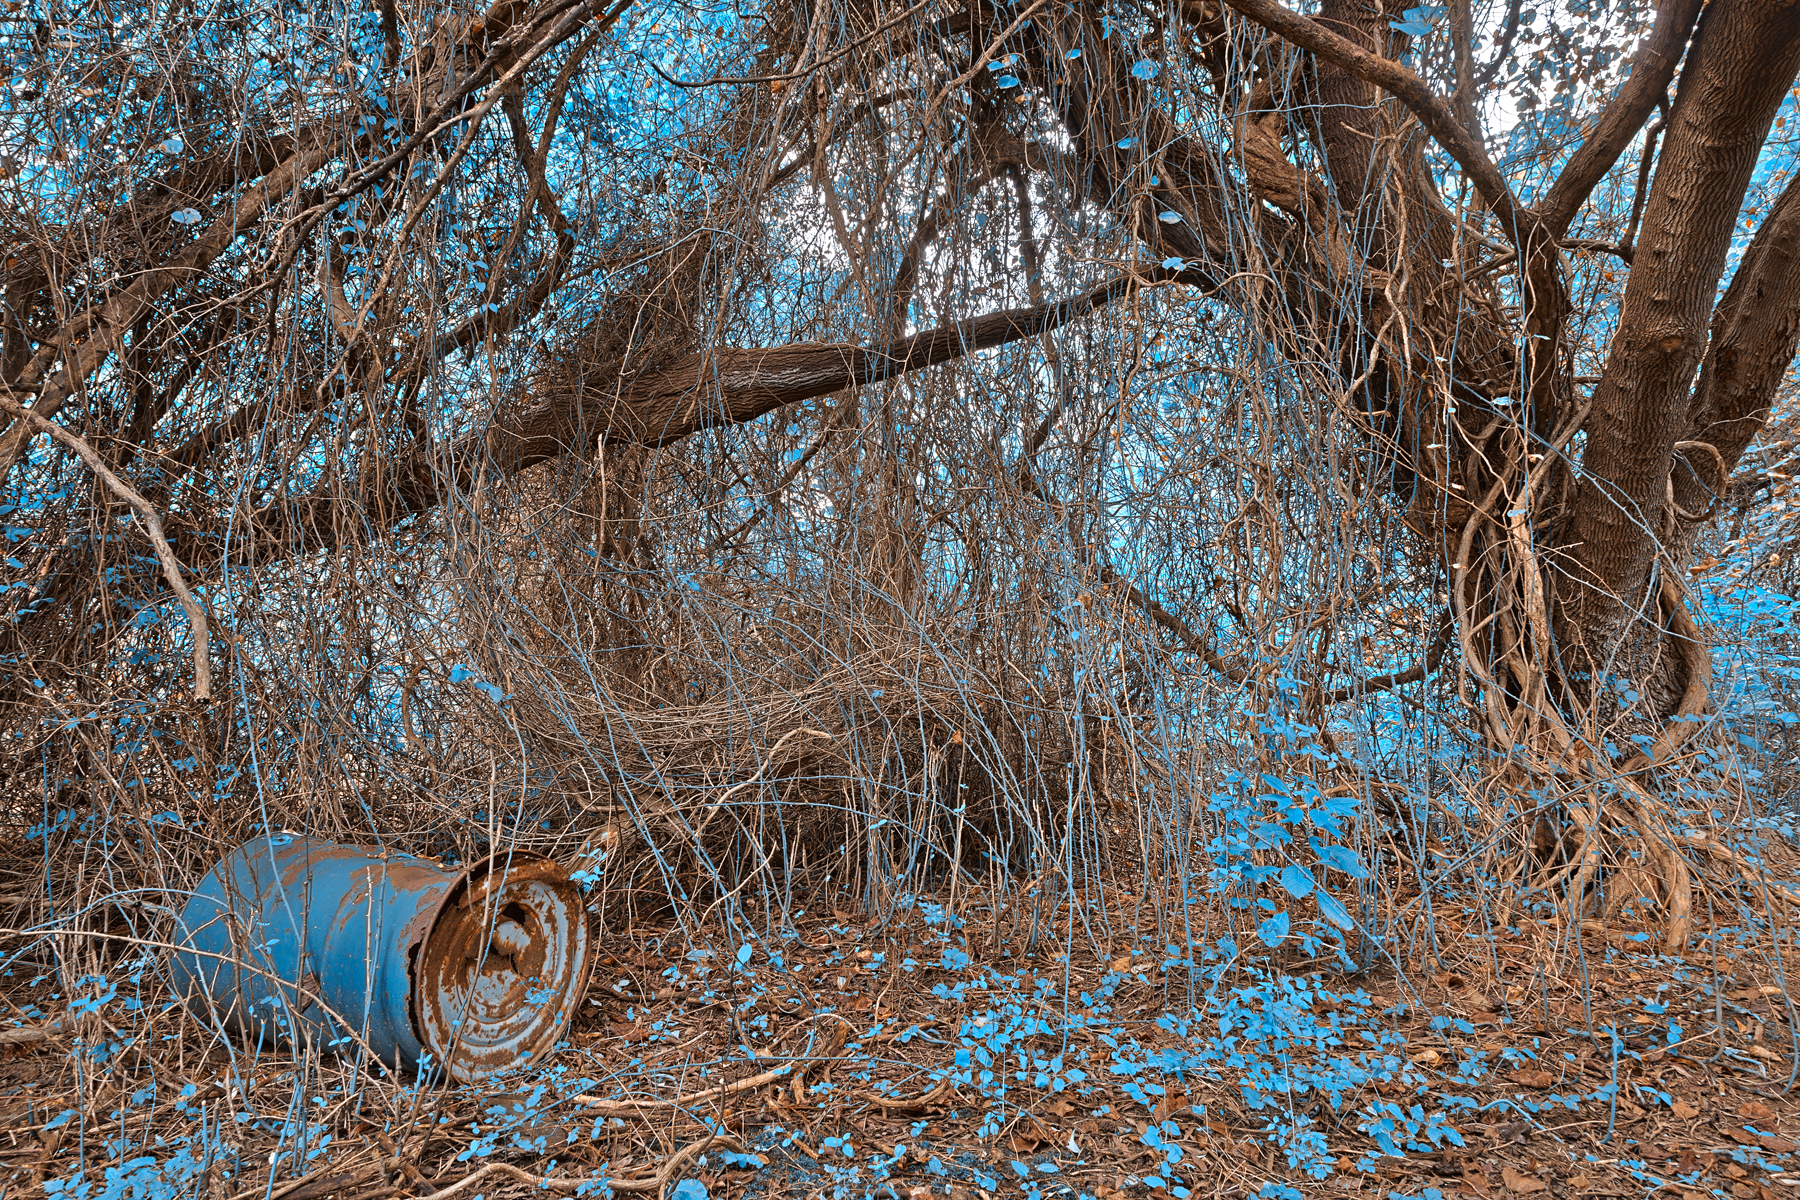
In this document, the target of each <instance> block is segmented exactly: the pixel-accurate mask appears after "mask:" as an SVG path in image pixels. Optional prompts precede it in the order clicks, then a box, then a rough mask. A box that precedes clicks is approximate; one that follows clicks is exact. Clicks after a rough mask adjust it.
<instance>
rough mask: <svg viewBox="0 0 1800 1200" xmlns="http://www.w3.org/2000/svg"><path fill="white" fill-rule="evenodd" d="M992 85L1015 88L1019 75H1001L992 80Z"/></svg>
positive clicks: (1017, 84)
mask: <svg viewBox="0 0 1800 1200" xmlns="http://www.w3.org/2000/svg"><path fill="white" fill-rule="evenodd" d="M994 85H995V86H996V87H1003V88H1016V87H1018V86H1019V77H1018V76H1017V75H1002V76H1001V77H1000V78H998V79H996V80H994Z"/></svg>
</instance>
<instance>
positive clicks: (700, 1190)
mask: <svg viewBox="0 0 1800 1200" xmlns="http://www.w3.org/2000/svg"><path fill="white" fill-rule="evenodd" d="M669 1195H670V1196H672V1197H673V1198H674V1200H706V1185H705V1184H704V1183H701V1182H700V1181H699V1180H698V1179H684V1180H682V1181H681V1182H680V1183H678V1184H676V1185H675V1186H674V1187H673V1188H672V1189H670V1191H669Z"/></svg>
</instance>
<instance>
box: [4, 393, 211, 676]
mask: <svg viewBox="0 0 1800 1200" xmlns="http://www.w3.org/2000/svg"><path fill="white" fill-rule="evenodd" d="M0 410H4V411H6V412H7V413H9V414H11V416H12V417H13V419H14V420H16V421H18V422H19V425H18V426H17V428H24V429H30V430H32V431H34V432H37V433H47V434H49V435H50V436H51V437H52V438H53V439H55V440H56V441H59V442H61V443H62V444H63V445H65V446H67V447H68V448H69V449H71V450H73V451H74V452H75V453H76V454H77V455H79V456H80V457H81V461H82V462H84V463H86V464H87V465H88V469H89V470H90V471H92V472H93V473H94V474H95V475H96V476H97V477H98V478H99V479H100V481H101V482H102V483H104V484H105V485H106V486H107V488H108V489H110V490H111V491H112V493H113V494H114V495H116V496H118V497H119V498H120V499H121V500H123V501H125V503H127V504H129V505H131V507H132V508H133V509H134V510H135V511H136V512H137V515H138V520H140V521H142V522H143V523H144V532H145V533H146V534H147V535H148V536H149V538H150V544H151V545H153V546H155V547H156V560H157V562H159V563H161V564H162V569H163V578H164V579H166V580H168V583H169V590H171V591H173V592H174V593H175V595H176V598H177V599H179V600H180V601H181V607H182V608H183V609H184V610H186V612H187V616H188V624H189V625H190V626H192V628H193V630H194V699H196V700H211V699H212V649H211V643H210V642H209V641H208V638H207V627H206V608H205V607H204V606H203V605H202V604H201V603H200V601H199V600H198V599H196V598H195V596H194V593H193V592H192V591H190V590H189V589H188V585H187V581H186V580H185V579H183V578H182V577H181V564H180V562H178V561H177V560H176V558H175V551H174V550H173V549H172V548H171V547H170V546H169V539H168V538H167V537H165V536H164V535H163V527H162V518H160V517H159V516H157V514H156V509H154V508H152V507H151V505H150V502H149V501H148V500H146V499H144V498H143V497H142V496H140V495H138V493H137V492H136V491H134V490H133V489H132V487H131V485H129V484H127V483H126V482H125V481H124V480H123V479H120V478H119V477H118V476H117V475H114V474H113V473H112V471H111V470H109V469H108V468H107V466H106V464H105V463H104V462H102V461H100V455H99V453H98V452H97V451H96V450H95V449H94V448H93V447H92V446H90V445H88V444H87V440H86V439H85V438H81V437H78V436H77V435H75V434H73V433H70V432H69V431H68V430H67V429H64V428H63V427H62V426H61V425H58V424H56V423H55V422H54V421H48V420H45V419H44V418H43V417H42V416H40V415H39V414H38V413H37V412H36V411H35V410H33V409H29V408H23V407H21V406H20V405H19V404H17V403H15V402H14V401H13V399H12V398H11V397H10V396H0Z"/></svg>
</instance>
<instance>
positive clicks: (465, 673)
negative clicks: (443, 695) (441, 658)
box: [450, 663, 475, 683]
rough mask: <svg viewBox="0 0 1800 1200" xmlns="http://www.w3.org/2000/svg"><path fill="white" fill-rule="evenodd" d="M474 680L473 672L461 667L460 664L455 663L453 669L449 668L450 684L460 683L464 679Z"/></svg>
mask: <svg viewBox="0 0 1800 1200" xmlns="http://www.w3.org/2000/svg"><path fill="white" fill-rule="evenodd" d="M474 678H475V672H473V671H471V670H470V669H469V668H467V667H465V666H463V665H462V664H461V663H457V664H456V665H455V666H454V667H451V668H450V682H451V683H461V682H462V681H463V680H465V679H474Z"/></svg>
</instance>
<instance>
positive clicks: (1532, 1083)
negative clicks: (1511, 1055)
mask: <svg viewBox="0 0 1800 1200" xmlns="http://www.w3.org/2000/svg"><path fill="white" fill-rule="evenodd" d="M1513 1079H1514V1080H1516V1081H1517V1082H1518V1084H1519V1086H1520V1087H1528V1088H1547V1087H1550V1086H1551V1085H1553V1084H1554V1083H1555V1082H1556V1076H1554V1075H1552V1074H1551V1073H1550V1072H1548V1071H1515V1072H1513Z"/></svg>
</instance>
